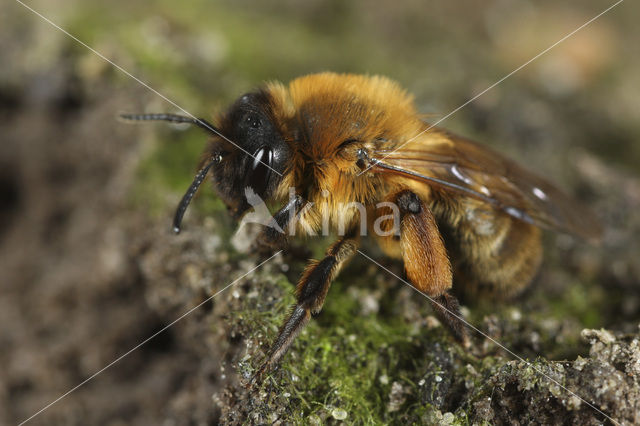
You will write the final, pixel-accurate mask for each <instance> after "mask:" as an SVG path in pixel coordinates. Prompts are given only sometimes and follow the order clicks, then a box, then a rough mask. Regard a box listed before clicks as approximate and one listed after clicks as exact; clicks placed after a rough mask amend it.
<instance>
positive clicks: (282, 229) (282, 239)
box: [253, 195, 303, 254]
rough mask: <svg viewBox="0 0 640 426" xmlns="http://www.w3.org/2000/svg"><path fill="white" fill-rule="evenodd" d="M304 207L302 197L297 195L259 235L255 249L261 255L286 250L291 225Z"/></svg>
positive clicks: (276, 214)
mask: <svg viewBox="0 0 640 426" xmlns="http://www.w3.org/2000/svg"><path fill="white" fill-rule="evenodd" d="M302 205H303V199H302V197H300V196H298V195H296V196H295V197H293V198H291V200H290V201H289V202H288V203H287V205H285V206H284V207H283V208H281V209H280V210H278V211H277V212H276V213H275V214H274V215H273V221H272V222H271V223H270V224H269V225H268V226H266V227H265V228H264V229H263V230H262V231H261V232H260V234H258V236H257V237H256V240H255V242H254V244H253V249H254V250H255V251H257V252H259V253H264V254H267V253H268V254H271V252H273V251H274V250H277V249H284V248H286V247H287V245H288V239H287V232H288V230H289V225H291V223H292V221H293V219H294V218H295V217H296V216H297V215H298V214H299V213H300V211H301V209H302Z"/></svg>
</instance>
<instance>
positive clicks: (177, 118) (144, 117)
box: [120, 114, 220, 136]
mask: <svg viewBox="0 0 640 426" xmlns="http://www.w3.org/2000/svg"><path fill="white" fill-rule="evenodd" d="M120 118H121V119H123V120H127V121H170V122H172V123H189V124H195V125H196V126H198V127H200V128H201V129H204V130H205V131H207V132H209V133H211V134H213V135H216V136H220V130H218V129H217V128H215V127H214V126H213V125H212V124H211V123H209V122H208V121H207V120H205V119H203V118H192V117H186V116H184V115H178V114H120Z"/></svg>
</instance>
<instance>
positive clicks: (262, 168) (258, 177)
mask: <svg viewBox="0 0 640 426" xmlns="http://www.w3.org/2000/svg"><path fill="white" fill-rule="evenodd" d="M272 162H273V151H272V150H271V149H270V148H269V147H266V146H263V147H261V148H260V149H258V150H257V151H256V152H255V154H253V163H252V165H251V171H250V172H249V176H248V179H247V186H249V187H251V188H252V189H253V190H254V191H255V192H256V194H258V195H264V193H265V191H266V189H267V185H268V183H269V175H270V174H271V164H272Z"/></svg>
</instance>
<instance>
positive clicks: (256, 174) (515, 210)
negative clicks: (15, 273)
mask: <svg viewBox="0 0 640 426" xmlns="http://www.w3.org/2000/svg"><path fill="white" fill-rule="evenodd" d="M123 117H124V118H126V119H131V120H165V121H179V122H189V123H192V124H196V125H198V126H200V127H202V128H204V129H205V130H207V131H208V132H209V133H211V134H212V139H211V141H210V142H209V145H208V147H207V148H206V150H205V153H204V158H203V161H202V164H201V169H200V171H199V172H198V174H197V175H196V177H195V179H194V181H193V183H192V185H191V186H190V187H189V189H188V191H187V193H186V194H185V196H184V197H183V199H182V202H181V203H180V206H179V207H178V210H177V212H176V216H175V219H174V230H175V231H176V232H178V231H179V229H180V222H181V220H182V216H183V214H184V212H185V210H186V208H187V206H188V204H189V202H190V200H191V198H192V197H193V195H194V194H195V192H196V191H197V189H198V187H199V185H200V184H201V183H202V181H203V180H204V179H205V177H206V176H207V175H208V174H209V172H211V177H212V179H213V184H214V188H215V190H216V191H217V193H218V195H219V196H220V198H221V199H222V200H223V201H224V202H225V203H226V205H227V206H228V208H229V210H230V211H231V213H232V215H233V216H234V217H236V218H240V217H241V216H242V215H244V214H245V213H246V212H247V211H248V210H249V209H250V207H251V205H250V203H249V202H248V197H247V194H248V192H247V190H248V189H249V190H250V191H249V192H250V193H251V194H253V195H257V196H259V197H260V198H261V199H263V200H268V201H272V202H275V203H280V205H281V206H282V208H281V209H280V210H279V211H278V212H276V213H275V214H274V215H273V220H274V224H275V226H269V227H266V228H264V231H263V232H262V233H261V235H260V236H259V238H258V241H259V243H260V244H261V245H267V246H271V247H278V246H282V245H283V244H285V243H286V241H287V236H288V235H289V234H297V235H308V234H315V233H317V232H319V230H320V228H322V227H328V229H329V230H331V231H333V233H336V234H338V235H339V239H338V240H337V241H336V242H335V243H333V244H332V245H331V246H330V247H329V248H328V249H327V252H326V256H325V257H324V258H323V259H321V260H319V261H317V260H313V261H311V262H310V263H309V265H308V266H307V268H306V269H305V271H304V273H303V275H302V277H301V278H300V281H299V282H298V285H297V303H296V304H295V306H294V307H293V309H292V312H291V314H290V315H289V317H288V318H287V320H286V322H285V323H284V324H283V326H282V328H281V329H280V333H279V335H278V337H277V339H276V341H275V342H274V344H273V346H272V347H271V350H270V352H269V354H268V357H267V360H266V362H265V363H264V364H263V366H262V368H261V369H260V370H259V373H258V376H261V375H262V374H263V373H264V372H266V371H268V370H269V369H271V368H272V367H273V366H275V365H277V363H278V362H279V360H280V359H281V358H282V356H283V355H284V354H285V353H286V351H287V349H288V348H289V346H290V345H291V343H292V341H293V339H294V338H295V336H296V335H297V334H298V333H299V332H300V330H301V329H302V327H304V325H305V324H306V323H307V321H308V320H309V319H310V317H311V315H312V314H316V313H318V312H319V311H320V310H321V308H322V305H323V303H324V300H325V297H326V295H327V292H328V290H329V286H330V284H331V281H332V280H333V279H334V278H335V277H336V275H337V274H338V272H339V271H340V269H341V268H342V267H343V266H344V264H345V263H346V262H347V261H348V260H349V259H350V258H351V257H352V256H353V255H354V254H355V253H356V252H357V248H358V244H359V241H360V237H361V236H362V234H363V233H368V234H370V235H372V236H373V237H374V238H375V239H376V240H377V241H378V243H379V244H380V247H382V249H383V250H384V251H385V252H386V253H388V254H389V255H391V256H394V257H398V258H401V259H402V260H403V262H404V268H405V272H406V277H407V279H408V280H409V281H410V282H411V284H412V285H413V286H415V287H416V288H417V289H418V290H420V291H421V292H423V293H425V294H427V295H429V296H430V297H431V300H432V301H433V306H434V308H435V312H436V314H437V315H438V317H439V318H440V319H441V320H442V322H443V323H444V324H445V325H446V326H448V327H449V328H450V329H451V331H452V332H453V334H454V336H455V337H456V338H458V339H459V340H461V341H463V342H466V333H465V328H464V325H463V323H462V321H461V319H460V315H459V310H458V301H457V299H456V297H455V296H454V295H453V294H451V293H449V291H450V290H452V288H453V290H455V292H456V294H458V295H460V294H462V295H466V296H468V295H473V296H474V297H475V296H476V295H477V296H482V295H486V294H491V295H496V296H502V297H505V296H510V295H514V294H516V293H518V292H519V291H521V290H522V289H524V288H525V287H526V286H527V284H529V283H530V282H531V280H532V278H533V276H534V274H535V273H536V271H537V269H538V268H539V266H540V261H541V255H542V249H541V242H540V234H541V231H540V228H552V229H556V230H560V231H565V232H569V233H572V234H575V235H578V236H580V237H583V238H585V239H588V240H597V239H598V237H599V233H600V230H599V226H598V224H597V222H596V220H595V219H593V218H592V216H591V215H590V214H589V213H588V212H587V211H586V210H585V209H584V208H582V207H580V206H579V205H578V204H577V203H576V202H575V201H572V200H571V199H570V198H569V197H567V196H566V195H564V194H563V193H562V192H560V191H559V190H558V189H556V188H555V187H554V186H552V185H551V184H549V183H548V182H546V181H545V180H544V179H542V178H540V177H538V176H536V175H534V174H532V173H530V172H528V171H526V170H524V169H523V168H521V167H520V166H518V165H516V164H515V163H513V162H511V161H509V160H507V159H505V158H504V157H503V156H501V155H500V154H498V153H496V152H494V151H492V150H490V149H488V148H486V147H484V146H481V145H479V144H476V143H474V142H472V141H469V140H467V139H464V138H461V137H459V136H456V135H453V134H451V133H449V132H447V131H446V130H443V129H440V128H435V127H432V126H430V125H429V124H427V123H425V122H424V121H423V120H422V118H421V115H420V114H418V112H416V110H415V108H414V104H413V99H412V97H411V96H410V95H408V94H407V93H406V92H405V91H404V90H403V89H402V88H400V87H399V85H398V84H396V83H395V82H393V81H391V80H389V79H387V78H384V77H378V76H373V77H369V76H361V75H348V74H334V73H322V74H314V75H309V76H305V77H301V78H298V79H295V80H293V81H291V82H290V83H289V85H288V86H286V85H283V84H281V83H269V84H267V85H266V86H264V87H263V88H262V89H260V90H257V91H255V92H251V93H248V94H246V95H244V96H242V97H240V98H239V99H238V100H237V101H236V102H235V103H234V104H233V105H232V106H231V107H230V108H229V109H228V111H227V112H226V113H224V114H222V115H221V116H220V117H219V119H218V120H217V121H216V126H214V125H212V124H210V123H208V122H207V121H206V120H203V119H195V118H189V117H184V116H178V115H172V114H145V115H124V116H123ZM345 206H361V208H345ZM363 224H364V225H363ZM363 231H364V232H363ZM450 259H451V260H450ZM454 279H455V284H454Z"/></svg>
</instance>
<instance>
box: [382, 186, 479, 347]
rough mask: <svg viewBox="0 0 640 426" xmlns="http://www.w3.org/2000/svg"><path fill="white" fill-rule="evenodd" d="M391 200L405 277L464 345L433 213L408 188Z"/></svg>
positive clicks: (463, 330) (465, 338)
mask: <svg viewBox="0 0 640 426" xmlns="http://www.w3.org/2000/svg"><path fill="white" fill-rule="evenodd" d="M395 201H396V204H397V206H398V208H399V210H400V245H401V247H402V258H403V261H404V268H405V272H406V274H407V278H408V279H409V281H410V283H411V284H412V285H413V286H414V287H415V288H416V289H418V290H419V291H421V292H423V293H424V294H426V295H427V296H429V298H430V299H429V300H430V301H431V305H432V306H433V309H434V311H435V313H436V315H437V317H438V319H440V321H441V322H442V323H443V324H444V325H445V326H447V327H448V328H449V329H450V330H451V332H452V333H453V335H454V336H455V337H456V339H458V340H459V341H461V342H462V343H463V345H464V346H468V345H469V340H468V336H467V333H466V328H465V324H464V321H463V320H462V315H461V314H460V306H459V304H458V300H457V299H456V298H455V297H454V296H452V295H451V294H449V293H448V290H449V289H451V286H452V272H451V263H450V262H449V256H448V255H447V251H446V248H445V246H444V242H443V241H442V236H441V235H440V232H439V231H438V225H437V223H436V220H435V218H434V216H433V213H431V210H430V209H429V207H428V206H427V205H425V204H424V203H423V202H422V200H420V198H419V197H418V196H417V195H416V194H414V193H413V192H411V191H408V190H405V191H401V192H399V193H398V194H396V196H395Z"/></svg>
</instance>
